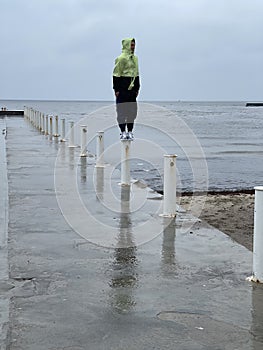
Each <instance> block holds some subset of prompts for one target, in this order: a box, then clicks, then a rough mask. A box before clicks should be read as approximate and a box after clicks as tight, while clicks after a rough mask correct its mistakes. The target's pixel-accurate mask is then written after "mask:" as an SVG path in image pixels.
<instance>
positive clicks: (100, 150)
mask: <svg viewBox="0 0 263 350" xmlns="http://www.w3.org/2000/svg"><path fill="white" fill-rule="evenodd" d="M103 166H104V131H99V132H98V133H97V160H96V167H103Z"/></svg>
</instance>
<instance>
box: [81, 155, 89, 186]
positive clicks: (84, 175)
mask: <svg viewBox="0 0 263 350" xmlns="http://www.w3.org/2000/svg"><path fill="white" fill-rule="evenodd" d="M86 182H87V158H86V157H80V183H82V184H84V183H86Z"/></svg>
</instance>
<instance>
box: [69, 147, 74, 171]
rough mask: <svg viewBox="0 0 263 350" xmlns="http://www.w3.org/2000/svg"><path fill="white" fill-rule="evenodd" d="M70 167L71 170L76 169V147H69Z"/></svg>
mask: <svg viewBox="0 0 263 350" xmlns="http://www.w3.org/2000/svg"><path fill="white" fill-rule="evenodd" d="M68 151H69V168H70V169H71V170H74V168H75V149H74V148H69V149H68Z"/></svg>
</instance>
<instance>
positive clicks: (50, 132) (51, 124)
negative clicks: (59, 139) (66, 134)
mask: <svg viewBox="0 0 263 350" xmlns="http://www.w3.org/2000/svg"><path fill="white" fill-rule="evenodd" d="M49 135H50V138H51V139H52V136H53V117H52V116H50V117H49Z"/></svg>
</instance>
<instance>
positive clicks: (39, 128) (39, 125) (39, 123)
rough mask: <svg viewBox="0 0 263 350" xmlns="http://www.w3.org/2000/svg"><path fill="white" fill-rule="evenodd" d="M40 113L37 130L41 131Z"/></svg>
mask: <svg viewBox="0 0 263 350" xmlns="http://www.w3.org/2000/svg"><path fill="white" fill-rule="evenodd" d="M41 129H42V128H41V113H40V112H38V130H39V131H41Z"/></svg>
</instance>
